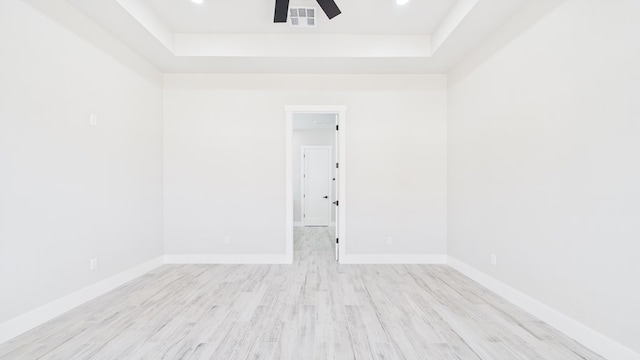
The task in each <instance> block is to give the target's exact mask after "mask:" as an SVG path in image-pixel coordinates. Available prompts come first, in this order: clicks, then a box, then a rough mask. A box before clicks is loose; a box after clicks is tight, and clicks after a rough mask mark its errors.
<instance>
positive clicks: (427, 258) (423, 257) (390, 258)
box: [340, 254, 447, 264]
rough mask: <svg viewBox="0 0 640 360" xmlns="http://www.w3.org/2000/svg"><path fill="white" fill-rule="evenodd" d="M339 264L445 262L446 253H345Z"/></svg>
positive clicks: (341, 256)
mask: <svg viewBox="0 0 640 360" xmlns="http://www.w3.org/2000/svg"><path fill="white" fill-rule="evenodd" d="M340 263H341V264H446V263H447V256H446V255H428V254H345V255H340Z"/></svg>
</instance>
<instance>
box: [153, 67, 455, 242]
mask: <svg viewBox="0 0 640 360" xmlns="http://www.w3.org/2000/svg"><path fill="white" fill-rule="evenodd" d="M164 86H165V90H164V91H165V92H164V94H165V97H164V119H165V158H164V160H165V162H164V171H165V251H166V253H167V254H251V253H253V254H284V252H285V221H286V219H285V180H286V179H285V106H286V105H346V106H347V107H348V109H347V124H346V131H347V149H346V156H347V176H348V178H347V183H346V186H347V201H348V208H347V213H346V216H347V225H346V226H347V227H346V231H347V237H348V240H347V244H346V245H347V253H353V254H365V253H372V254H380V253H400V254H444V253H445V249H446V176H445V175H446V164H445V161H446V152H445V148H446V80H445V77H444V76H349V75H336V76H325V75H318V76H313V75H203V74H167V75H165V77H164ZM249 130H250V131H249ZM386 235H390V236H393V237H394V241H395V244H394V245H393V246H389V245H387V244H386ZM225 236H229V237H230V240H231V241H230V244H228V245H225V244H224V237H225Z"/></svg>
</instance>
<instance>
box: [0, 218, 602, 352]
mask: <svg viewBox="0 0 640 360" xmlns="http://www.w3.org/2000/svg"><path fill="white" fill-rule="evenodd" d="M295 235H296V256H295V258H296V261H295V264H294V265H179V266H176V265H166V266H162V267H160V268H158V269H157V270H155V271H153V272H152V273H149V274H147V275H145V276H143V277H141V278H138V279H137V280H134V281H132V282H130V283H128V284H126V285H125V286H123V287H120V288H118V289H116V290H114V291H112V292H110V293H108V294H106V295H104V296H102V297H100V298H98V299H96V300H94V301H91V302H89V303H87V304H85V305H83V306H81V307H79V308H77V309H75V310H73V311H71V312H69V313H67V314H65V315H63V316H60V317H58V318H56V319H54V320H52V321H50V322H48V323H46V324H44V325H42V326H40V327H38V328H36V329H34V330H32V331H30V332H28V333H26V334H23V335H21V336H19V337H18V338H16V339H14V340H12V341H10V342H8V343H5V344H0V359H65V360H71V359H119V360H120V359H224V360H226V359H296V360H297V359H300V360H307V359H430V360H431V359H433V360H437V359H458V360H478V359H507V360H518V359H558V360H573V359H575V360H591V359H602V357H600V356H598V355H596V354H594V353H593V352H591V351H589V350H587V349H585V348H584V347H582V346H580V345H579V344H577V343H576V342H574V341H573V340H571V339H569V338H567V337H566V336H564V335H562V334H560V333H559V332H558V331H556V330H554V329H553V328H551V327H550V326H548V325H546V324H545V323H543V322H541V321H539V320H537V319H535V318H533V317H532V316H531V315H528V314H527V313H525V312H523V311H522V310H520V309H518V308H517V307H515V306H513V305H511V304H509V303H507V302H506V301H505V300H503V299H501V298H500V297H498V296H496V295H495V294H493V293H491V292H489V291H488V290H486V289H484V288H482V287H481V286H479V285H478V284H476V283H474V282H473V281H471V280H470V279H468V278H466V277H465V276H463V275H461V274H460V273H458V272H456V271H455V270H453V269H451V268H450V267H448V266H444V265H436V266H434V265H338V264H336V262H335V260H334V259H333V256H334V254H333V248H332V240H333V239H334V237H333V236H332V234H331V233H330V229H327V228H306V229H302V228H299V229H296V232H295Z"/></svg>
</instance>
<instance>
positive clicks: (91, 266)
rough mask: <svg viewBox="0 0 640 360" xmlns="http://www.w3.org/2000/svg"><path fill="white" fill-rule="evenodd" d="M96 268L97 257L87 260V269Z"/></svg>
mask: <svg viewBox="0 0 640 360" xmlns="http://www.w3.org/2000/svg"><path fill="white" fill-rule="evenodd" d="M97 268H98V259H97V258H93V259H91V260H89V270H91V271H93V270H95V269H97Z"/></svg>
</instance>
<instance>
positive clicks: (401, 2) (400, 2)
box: [396, 0, 409, 5]
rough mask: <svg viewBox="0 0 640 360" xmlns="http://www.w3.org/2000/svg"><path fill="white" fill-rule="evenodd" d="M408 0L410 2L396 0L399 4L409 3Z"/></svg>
mask: <svg viewBox="0 0 640 360" xmlns="http://www.w3.org/2000/svg"><path fill="white" fill-rule="evenodd" d="M408 2H409V0H396V4H398V5H404V4H406V3H408Z"/></svg>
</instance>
